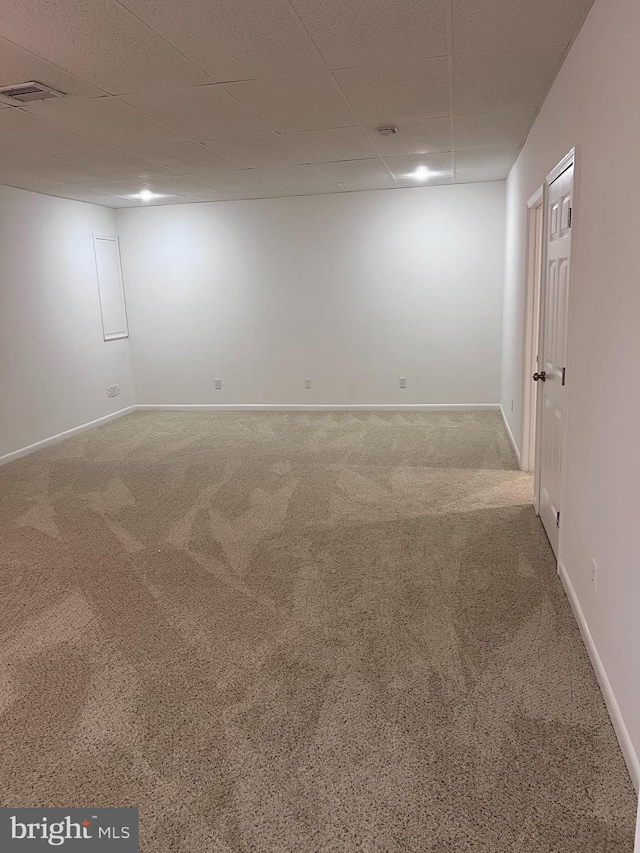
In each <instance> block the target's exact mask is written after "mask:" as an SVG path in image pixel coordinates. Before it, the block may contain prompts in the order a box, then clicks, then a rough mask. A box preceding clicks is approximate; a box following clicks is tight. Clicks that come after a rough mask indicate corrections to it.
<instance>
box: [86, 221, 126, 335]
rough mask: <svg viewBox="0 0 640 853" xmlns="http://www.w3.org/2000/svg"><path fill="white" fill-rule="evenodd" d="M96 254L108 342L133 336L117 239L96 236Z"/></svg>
mask: <svg viewBox="0 0 640 853" xmlns="http://www.w3.org/2000/svg"><path fill="white" fill-rule="evenodd" d="M93 248H94V251H95V255H96V272H97V275H98V292H99V294H100V310H101V312H102V328H103V331H104V339H105V341H113V340H116V339H117V338H128V337H129V326H128V324H127V309H126V305H125V301H124V284H123V281H122V267H121V265H120V246H119V244H118V238H117V237H105V236H102V235H101V234H94V235H93Z"/></svg>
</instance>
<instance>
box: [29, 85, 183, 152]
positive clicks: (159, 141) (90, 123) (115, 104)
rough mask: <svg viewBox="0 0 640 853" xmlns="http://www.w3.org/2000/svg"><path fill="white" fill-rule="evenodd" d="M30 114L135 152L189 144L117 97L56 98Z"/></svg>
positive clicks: (31, 108)
mask: <svg viewBox="0 0 640 853" xmlns="http://www.w3.org/2000/svg"><path fill="white" fill-rule="evenodd" d="M25 109H26V110H28V112H29V113H31V114H33V115H37V116H39V117H41V118H45V119H49V120H50V121H52V122H56V123H57V124H60V125H63V126H64V127H66V128H68V129H69V130H73V131H77V132H78V133H85V134H87V135H90V136H94V137H96V138H97V139H99V140H101V141H102V142H108V143H110V144H111V145H116V146H119V147H121V148H124V149H126V150H128V151H133V152H134V153H137V152H138V151H140V150H141V149H144V148H145V147H149V146H150V145H151V144H153V145H158V146H160V145H165V144H166V145H168V144H169V143H171V142H188V141H189V140H188V138H187V137H186V136H183V135H182V134H181V133H178V132H177V131H176V130H172V129H171V128H169V127H166V126H165V125H163V124H160V123H159V122H157V121H155V120H154V119H152V118H150V117H149V116H147V115H144V114H143V113H141V112H140V111H139V110H135V109H134V108H133V107H132V106H129V104H125V103H124V102H123V101H121V100H120V99H119V98H70V99H69V100H66V99H61V98H57V99H56V100H50V101H40V102H38V103H34V104H30V105H29V106H28V107H25Z"/></svg>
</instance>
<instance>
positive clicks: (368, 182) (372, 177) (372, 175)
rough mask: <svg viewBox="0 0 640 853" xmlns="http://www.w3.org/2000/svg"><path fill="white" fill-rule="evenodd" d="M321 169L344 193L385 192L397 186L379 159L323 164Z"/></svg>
mask: <svg viewBox="0 0 640 853" xmlns="http://www.w3.org/2000/svg"><path fill="white" fill-rule="evenodd" d="M321 168H322V171H323V172H326V173H327V175H329V177H330V178H331V179H332V180H333V181H335V182H336V184H337V185H338V186H339V187H340V189H341V190H344V191H345V192H351V191H357V190H386V189H393V187H395V186H397V184H396V182H395V181H394V179H393V178H392V177H391V175H390V174H389V172H388V170H387V169H386V168H385V165H384V163H383V162H382V160H380V158H376V159H375V160H343V161H342V162H340V163H323V164H322V167H321Z"/></svg>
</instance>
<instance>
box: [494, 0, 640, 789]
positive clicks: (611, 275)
mask: <svg viewBox="0 0 640 853" xmlns="http://www.w3.org/2000/svg"><path fill="white" fill-rule="evenodd" d="M639 34H640V4H639V3H638V2H637V0H596V3H595V5H594V6H593V8H592V10H591V13H590V14H589V17H588V19H587V21H586V24H585V26H584V27H583V29H582V31H581V33H580V35H579V36H578V38H577V40H576V42H575V44H574V46H573V48H572V50H571V51H570V54H569V56H568V58H567V60H566V62H565V64H564V66H563V68H562V70H561V72H560V75H559V77H558V78H557V80H556V82H555V84H554V86H553V88H552V90H551V92H550V94H549V96H548V98H547V100H546V101H545V104H544V106H543V108H542V111H541V113H540V115H539V117H538V119H537V120H536V122H535V125H534V127H533V130H532V131H531V134H530V136H529V139H528V141H527V143H526V144H525V146H524V149H523V151H522V152H521V154H520V157H519V158H518V161H517V163H516V165H515V166H514V168H513V170H512V172H511V175H510V177H509V180H508V183H507V247H506V282H505V305H504V339H503V340H504V352H503V386H502V402H503V406H504V409H505V411H506V413H507V417H508V418H509V420H510V422H511V427H512V430H513V433H514V435H515V437H516V440H517V441H518V442H519V441H520V436H521V417H520V411H521V397H522V395H521V381H522V380H521V370H522V349H523V305H524V272H525V231H526V202H527V199H528V198H529V197H530V196H531V195H532V193H533V192H534V191H535V190H536V188H537V187H538V186H539V185H540V184H541V183H542V181H543V180H544V177H545V175H546V174H547V173H548V172H549V171H550V170H551V169H552V168H553V166H555V164H556V163H557V162H558V161H559V160H560V159H561V158H562V157H563V155H564V154H566V152H567V151H569V150H570V149H571V147H572V146H577V147H578V149H579V151H578V157H579V160H578V167H577V177H576V180H577V184H576V186H577V197H576V203H575V207H574V213H575V219H574V225H575V228H574V232H573V258H572V263H573V272H572V294H571V307H570V332H569V335H570V339H569V359H568V371H567V380H568V403H569V420H568V433H569V451H568V458H567V494H566V505H565V506H564V507H563V513H562V517H563V538H562V543H561V555H560V558H561V562H562V563H563V565H564V567H565V569H566V571H567V573H568V575H569V578H570V581H571V583H572V584H573V587H574V589H575V592H576V595H577V598H578V601H579V604H580V607H581V608H582V611H583V612H584V615H585V618H586V621H587V624H588V627H589V629H590V631H591V634H592V636H593V639H594V642H595V645H596V647H597V650H598V653H599V655H600V657H601V659H602V662H603V665H604V667H605V670H606V673H607V676H608V678H609V681H610V682H611V685H612V688H613V691H614V693H615V697H616V699H617V702H618V704H619V706H620V709H621V713H622V717H623V719H624V724H625V725H626V728H627V731H628V734H629V735H630V737H631V740H632V743H633V746H634V748H635V752H636V754H640V678H639V677H638V672H639V670H638V662H639V661H640V616H639V615H638V602H639V601H640V239H639V237H638V235H639V234H640V203H639V202H640V167H639V165H638V150H639V140H640V110H639V109H638V97H639V93H640V50H639V49H638V36H639ZM512 397H514V398H515V401H516V405H515V412H514V414H513V415H511V413H510V410H509V405H508V404H509V402H510V399H511V398H512ZM592 558H595V559H596V561H597V563H598V583H597V590H594V589H593V588H592V585H591V582H590V577H591V559H592ZM636 781H637V780H636Z"/></svg>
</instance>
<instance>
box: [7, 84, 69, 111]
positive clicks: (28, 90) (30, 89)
mask: <svg viewBox="0 0 640 853" xmlns="http://www.w3.org/2000/svg"><path fill="white" fill-rule="evenodd" d="M62 97H64V92H58V91H57V90H56V89H50V88H49V86H43V85H42V83H36V82H35V81H34V80H32V81H31V82H30V83H16V85H15V86H0V100H2V101H4V102H5V103H6V104H14V105H18V104H29V103H31V101H46V100H48V99H49V98H62Z"/></svg>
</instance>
